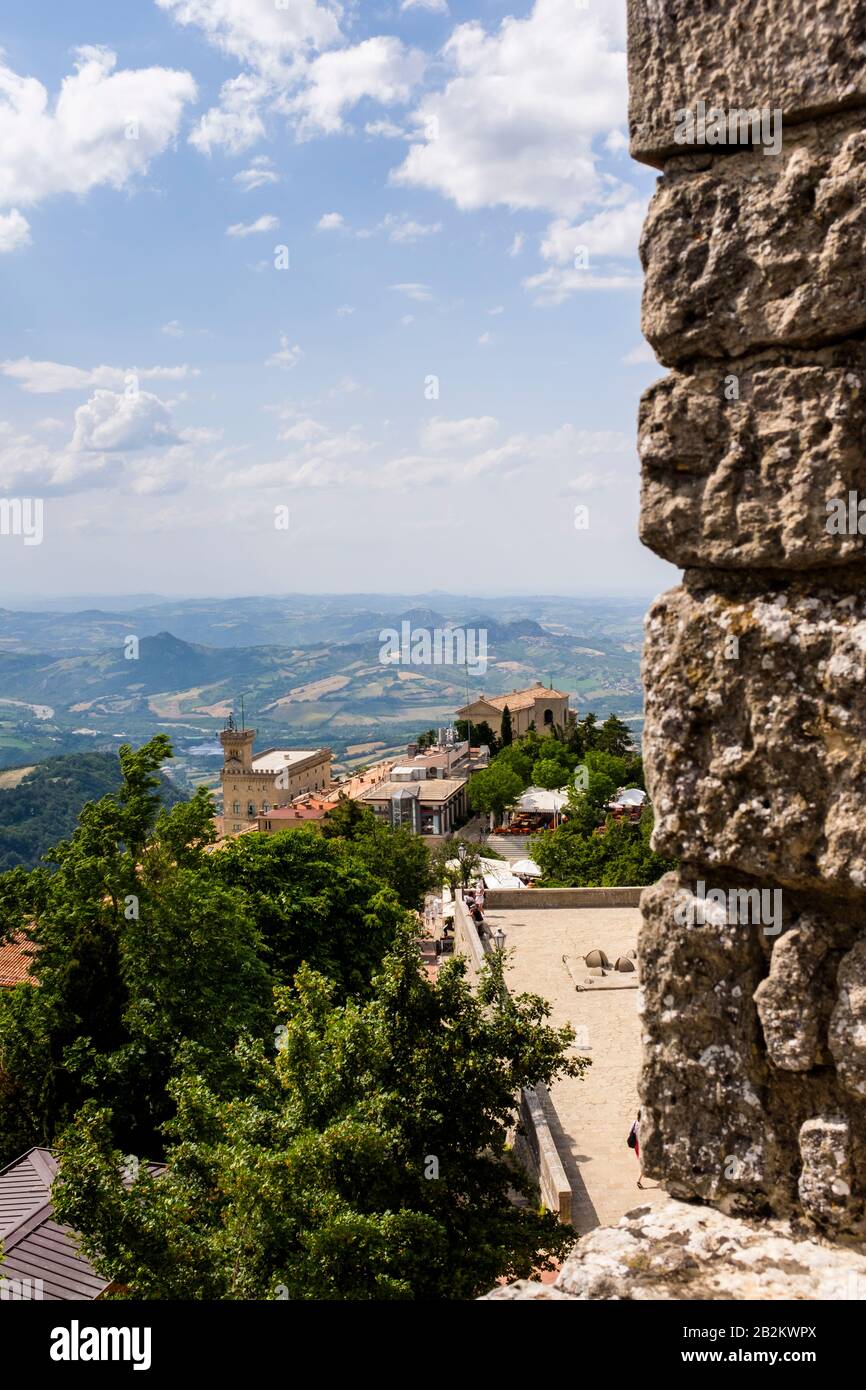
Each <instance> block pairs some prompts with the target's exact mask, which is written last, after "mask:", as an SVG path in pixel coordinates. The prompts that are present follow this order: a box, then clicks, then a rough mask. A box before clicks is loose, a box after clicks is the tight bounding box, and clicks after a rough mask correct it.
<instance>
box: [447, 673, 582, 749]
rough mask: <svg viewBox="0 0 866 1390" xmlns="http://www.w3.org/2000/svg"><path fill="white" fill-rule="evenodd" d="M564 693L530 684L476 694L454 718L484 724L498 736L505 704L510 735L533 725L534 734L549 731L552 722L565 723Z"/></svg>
mask: <svg viewBox="0 0 866 1390" xmlns="http://www.w3.org/2000/svg"><path fill="white" fill-rule="evenodd" d="M568 700H569V697H568V695H567V694H566V693H565V692H563V691H562V690H554V689H553V688H552V686H546V685H533V686H529V687H528V689H526V690H512V692H511V694H510V695H479V696H478V699H477V700H472V701H471V702H470V703H469V704H468V705H464V706H463V708H462V709H459V710H458V711H457V715H456V717H457V718H458V719H468V720H469V721H470V722H471V723H472V724H481V723H487V724H489V725H490V727H491V729H492V730H493V732H494V734H495V735H496V737H497V738H499V736H500V734H501V731H502V715H503V713H504V710H505V707H506V705H507V706H508V710H509V713H510V715H511V732H512V735H513V736H514V738H519V737H520V736H521V735H522V734H525V733H528V731H529V729H530V728H534V729H535V731H536V733H539V734H549V733H550V732H551V731H552V729H553V727H554V725H555V724H560V725H565V724H566V723H567V722H568V720H569V719H570V718H573V717H574V716H573V714H572V713H571V712H570V710H569V707H568Z"/></svg>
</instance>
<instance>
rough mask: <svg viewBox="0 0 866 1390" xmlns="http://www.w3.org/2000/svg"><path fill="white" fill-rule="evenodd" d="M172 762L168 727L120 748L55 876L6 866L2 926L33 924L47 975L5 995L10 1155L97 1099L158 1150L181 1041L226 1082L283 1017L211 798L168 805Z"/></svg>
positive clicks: (2, 1092) (216, 1079)
mask: <svg viewBox="0 0 866 1390" xmlns="http://www.w3.org/2000/svg"><path fill="white" fill-rule="evenodd" d="M170 756H171V746H170V744H169V742H168V740H167V739H166V738H165V736H164V735H159V736H157V737H156V738H154V739H152V740H151V741H150V743H148V744H147V745H145V747H143V748H141V749H139V750H138V751H137V752H134V751H133V750H132V749H131V748H129V747H127V746H124V747H123V748H121V750H120V763H121V769H122V779H123V780H122V783H121V786H120V789H119V791H118V793H117V794H116V795H110V796H106V797H103V798H102V800H101V801H98V802H92V803H89V804H88V805H87V806H85V807H84V809H83V811H82V812H81V815H80V817H79V824H78V826H77V828H76V830H75V832H74V833H73V835H72V837H71V838H70V839H69V840H67V841H65V842H63V843H62V844H60V845H58V846H57V848H56V849H55V850H54V852H53V855H52V857H51V858H52V862H53V864H54V866H55V868H54V872H49V871H48V869H45V868H39V869H34V870H31V871H30V872H25V871H24V870H15V871H14V872H12V873H10V874H4V875H2V876H0V936H7V937H8V936H9V935H11V934H13V933H15V932H23V933H24V935H25V937H26V938H27V939H28V940H29V942H30V943H31V948H32V956H33V959H32V964H31V973H32V976H33V978H34V981H35V983H29V982H28V983H23V984H20V985H18V986H16V987H15V988H14V989H12V990H5V991H2V992H0V1163H2V1162H4V1161H8V1159H9V1158H11V1157H13V1156H14V1155H15V1153H16V1152H19V1151H20V1150H21V1148H22V1147H29V1146H30V1145H32V1144H48V1143H51V1142H52V1141H53V1138H54V1136H55V1134H56V1133H57V1131H58V1129H59V1128H61V1127H62V1126H63V1125H64V1124H66V1123H67V1122H68V1120H69V1119H70V1118H71V1116H72V1115H73V1114H74V1113H75V1111H76V1110H77V1109H78V1108H79V1107H80V1106H81V1105H82V1104H83V1103H84V1102H85V1101H86V1100H87V1099H89V1098H93V1099H95V1100H97V1101H99V1102H100V1103H103V1104H105V1103H110V1104H111V1106H112V1109H113V1113H114V1116H115V1123H116V1126H117V1129H116V1134H117V1138H118V1141H119V1142H122V1143H124V1144H126V1145H127V1146H129V1147H131V1148H133V1149H137V1148H139V1147H143V1146H147V1147H149V1148H151V1149H153V1148H154V1146H155V1145H156V1144H157V1142H158V1140H157V1129H158V1126H159V1125H161V1124H162V1123H163V1121H164V1120H165V1118H166V1117H167V1115H168V1114H169V1113H170V1108H171V1107H170V1102H169V1100H168V1097H167V1092H166V1085H167V1082H168V1079H169V1076H170V1075H171V1072H172V1069H173V1066H174V1058H175V1053H176V1050H177V1048H178V1047H179V1046H180V1044H181V1042H182V1041H184V1040H185V1041H186V1042H187V1043H188V1045H189V1046H190V1047H193V1048H196V1049H198V1052H199V1055H200V1071H201V1074H202V1075H203V1076H204V1077H206V1078H208V1080H209V1082H210V1084H212V1085H213V1086H214V1087H215V1088H216V1089H220V1087H222V1086H223V1085H224V1083H226V1081H227V1080H228V1077H229V1074H230V1072H231V1071H232V1069H233V1067H234V1063H233V1062H232V1060H231V1054H232V1049H233V1047H234V1044H235V1042H236V1041H237V1040H238V1038H239V1037H240V1036H241V1035H242V1034H243V1033H244V1032H247V1031H249V1032H252V1033H259V1034H263V1033H265V1032H267V1031H268V1030H269V1029H270V1027H271V1026H272V1024H271V1018H272V1001H271V997H270V996H271V989H270V982H269V979H268V973H267V969H266V967H265V965H264V963H263V962H262V960H261V958H260V949H261V942H260V939H259V936H258V933H257V931H256V929H255V926H254V924H252V923H251V922H250V920H249V915H248V913H247V912H246V910H245V903H244V901H243V899H242V898H241V896H240V895H239V894H237V893H233V892H230V891H227V890H226V889H225V888H223V887H221V886H220V885H219V884H218V883H217V882H216V881H215V880H214V879H213V878H212V876H211V874H210V872H209V860H208V856H207V855H205V853H204V849H205V847H206V846H207V845H209V844H210V843H211V842H212V840H213V838H214V831H213V818H212V811H213V808H212V804H211V801H210V798H209V796H208V794H207V793H206V792H204V791H202V792H200V793H198V794H197V795H196V796H195V797H194V798H193V799H192V801H190V802H187V803H180V804H178V805H176V806H175V807H173V809H172V810H171V811H168V812H166V811H163V812H161V813H160V806H159V800H158V796H157V794H156V793H157V790H158V788H159V785H160V778H159V775H158V770H159V767H160V764H161V763H162V762H163V761H164V760H165V759H166V758H167V757H170Z"/></svg>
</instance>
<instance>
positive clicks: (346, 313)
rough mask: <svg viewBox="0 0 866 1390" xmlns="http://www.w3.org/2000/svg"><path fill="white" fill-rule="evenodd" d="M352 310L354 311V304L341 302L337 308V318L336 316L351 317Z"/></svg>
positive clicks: (341, 317) (340, 317) (339, 317)
mask: <svg viewBox="0 0 866 1390" xmlns="http://www.w3.org/2000/svg"><path fill="white" fill-rule="evenodd" d="M354 312H355V306H354V304H341V305H340V307H339V309H338V310H337V318H338V319H348V318H351V317H352V315H353V314H354Z"/></svg>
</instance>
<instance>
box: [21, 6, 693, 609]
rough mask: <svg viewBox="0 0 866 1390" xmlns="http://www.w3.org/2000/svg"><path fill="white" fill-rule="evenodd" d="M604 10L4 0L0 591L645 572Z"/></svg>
mask: <svg viewBox="0 0 866 1390" xmlns="http://www.w3.org/2000/svg"><path fill="white" fill-rule="evenodd" d="M624 8H625V7H624V3H612V0H588V4H587V5H586V6H585V7H583V6H582V5H581V4H580V3H579V0H535V3H520V4H514V3H499V0H476V2H475V3H468V2H467V3H458V0H447V3H446V0H410V3H408V4H403V5H402V6H401V4H400V0H395V2H394V3H390V4H387V3H382V4H375V3H374V4H369V3H367V0H365V3H364V4H363V5H360V4H352V3H342V4H338V3H336V2H335V3H326V0H285V3H284V4H281V3H280V0H138V3H137V4H135V5H117V4H116V3H112V4H108V3H95V2H94V0H77V3H76V4H75V5H74V6H70V5H68V4H67V3H61V0H50V3H43V4H40V5H39V6H33V5H32V4H25V3H23V0H6V4H5V5H4V13H3V17H2V20H0V47H2V49H3V57H2V62H3V68H2V72H0V277H2V282H3V291H2V293H3V304H4V314H3V321H2V326H0V339H2V341H0V496H6V497H21V498H25V497H27V498H42V499H44V516H45V521H44V539H43V542H42V544H41V545H38V546H24V545H23V543H22V540H21V538H20V537H15V536H3V537H0V566H2V572H0V594H2V596H3V598H4V599H5V600H8V598H10V597H14V595H15V594H16V593H19V594H37V593H43V594H48V593H57V592H61V591H63V590H66V591H67V592H70V591H71V592H75V591H79V592H91V593H92V592H105V593H111V592H115V593H117V592H121V593H122V592H134V591H151V590H155V591H159V592H165V593H172V594H181V593H189V594H203V593H210V594H215V595H229V594H237V593H254V592H257V593H269V592H271V593H278V592H287V591H303V590H309V591H351V590H353V589H358V590H371V589H376V590H379V591H382V590H387V589H391V590H395V591H407V590H415V591H417V590H421V589H424V588H439V589H448V590H452V591H472V592H482V591H487V592H512V593H513V592H538V591H547V592H568V593H571V592H574V593H590V592H596V593H623V592H626V593H652V592H654V591H656V590H658V589H659V588H661V587H664V586H665V585H666V584H668V583H669V582H671V581H672V580H673V579H674V577H675V576H674V571H673V570H672V569H671V568H670V567H669V566H666V565H664V564H662V562H660V561H658V560H656V559H655V558H654V557H653V556H651V555H650V554H649V553H648V552H647V551H645V550H643V548H642V547H641V546H640V544H639V542H638V540H637V537H636V518H637V498H638V464H637V458H636V453H635V447H634V436H635V420H636V411H637V403H638V399H639V395H640V392H641V390H642V389H643V388H644V387H645V386H646V385H648V384H649V382H650V381H652V380H653V379H654V378H655V377H656V376H657V375H659V373H660V369H659V368H658V366H657V365H656V364H655V362H654V361H653V359H652V356H651V354H650V353H649V352H648V350H647V348H646V347H645V346H644V345H642V339H641V335H640V330H639V305H640V267H639V263H638V260H637V254H636V246H637V238H638V233H639V228H640V224H641V220H642V217H643V213H644V210H645V206H646V201H647V198H648V196H649V194H650V192H651V189H652V185H653V182H654V178H655V175H654V174H653V173H652V171H650V170H646V169H643V168H641V167H640V166H638V165H636V164H634V163H632V161H630V159H629V157H628V153H627V149H626V139H625V137H626V122H625V109H626V83H625V57H624V47H625V41H624V23H625V21H624ZM287 261H288V268H283V266H284V265H285V263H286V262H287ZM433 378H435V379H436V381H433ZM437 393H438V394H437ZM578 505H580V506H585V507H587V508H588V526H587V527H586V528H585V529H580V530H578V529H576V528H575V507H576V506H578Z"/></svg>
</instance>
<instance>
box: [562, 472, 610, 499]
mask: <svg viewBox="0 0 866 1390" xmlns="http://www.w3.org/2000/svg"><path fill="white" fill-rule="evenodd" d="M616 481H617V475H616V473H612V472H611V473H596V472H593V471H592V470H591V469H588V470H587V471H586V472H585V473H578V475H577V477H576V478H571V479H569V482H568V484H567V488H566V490H567V491H568V492H579V493H581V494H582V493H585V492H602V491H603V490H604V489H605V488H607V487H611V486H612V485H613V484H614V483H615V482H616Z"/></svg>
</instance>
